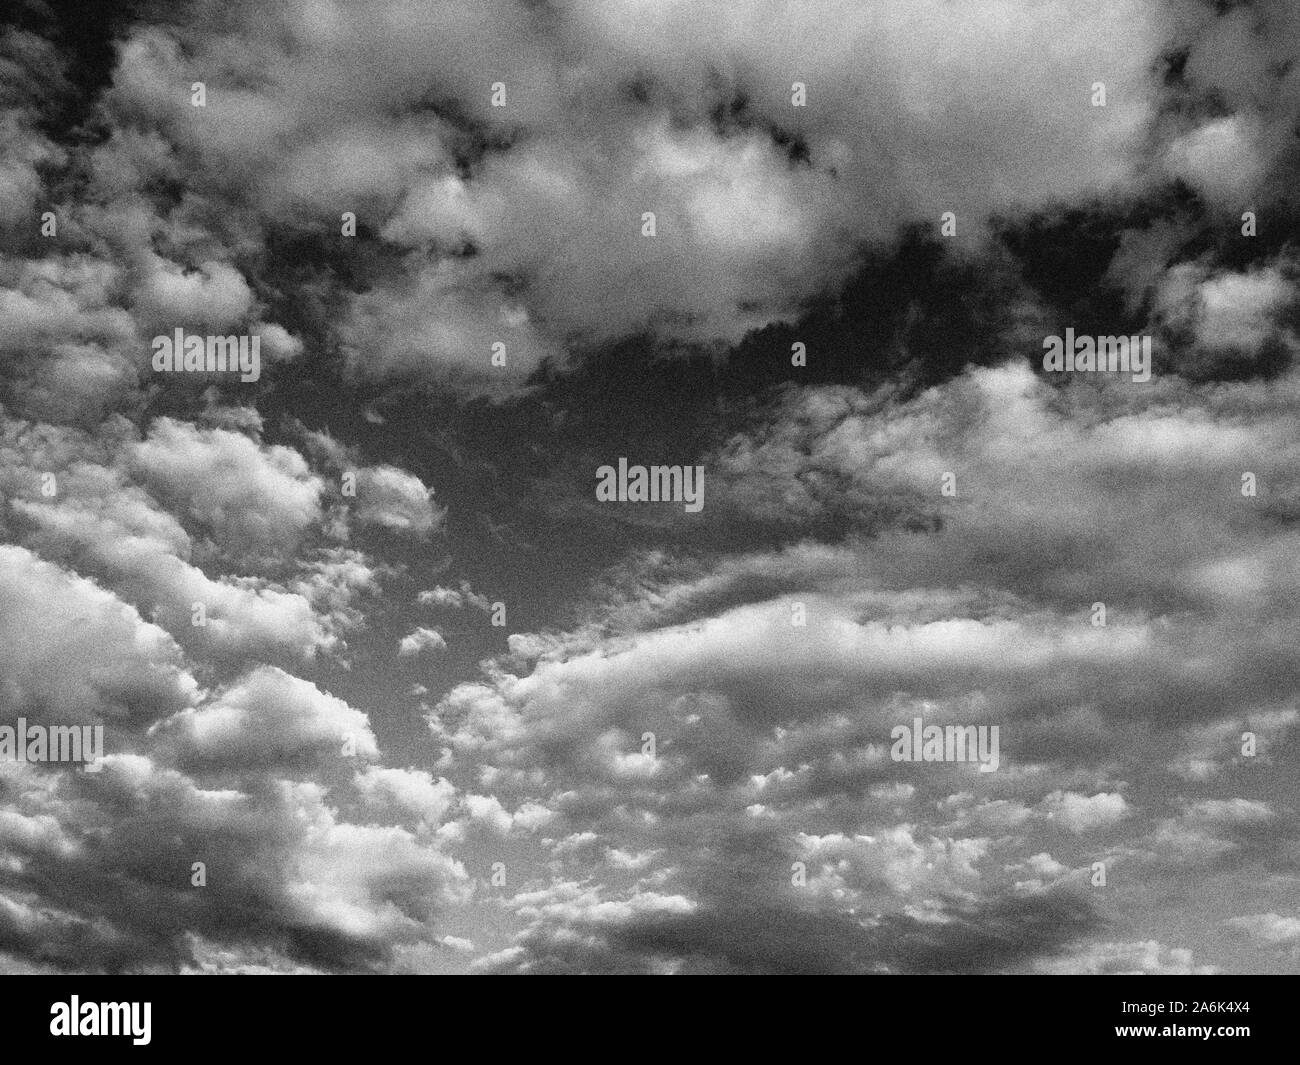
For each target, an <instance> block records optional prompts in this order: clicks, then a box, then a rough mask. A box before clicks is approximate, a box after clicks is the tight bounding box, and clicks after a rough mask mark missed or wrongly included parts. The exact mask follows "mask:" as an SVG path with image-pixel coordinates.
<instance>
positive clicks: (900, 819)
mask: <svg viewBox="0 0 1300 1065" xmlns="http://www.w3.org/2000/svg"><path fill="white" fill-rule="evenodd" d="M1298 59H1300V7H1297V6H1296V5H1295V4H1293V3H1290V2H1289V0H1257V2H1239V3H1238V2H1229V0H1218V2H1214V3H1210V2H1206V0H1101V2H1098V3H1095V4H1078V3H1073V2H1066V0H985V2H979V3H975V2H956V0H907V2H903V0H898V2H892V0H881V2H874V3H861V2H857V0H854V2H848V0H802V2H784V0H728V2H726V3H721V2H719V3H712V2H700V0H693V2H691V3H685V2H676V0H656V2H651V0H564V2H560V0H554V2H550V0H473V2H470V0H454V2H428V0H365V2H360V0H256V2H254V0H220V2H216V0H211V2H209V0H198V2H193V0H190V2H181V3H151V2H142V0H130V2H126V0H114V2H105V3H100V4H92V5H85V4H81V5H75V6H74V5H69V6H68V7H67V8H66V9H65V8H64V7H62V6H58V5H52V4H49V3H46V2H44V0H20V2H18V3H16V4H12V5H9V9H8V10H7V11H6V14H5V16H4V21H3V23H2V24H0V253H2V254H0V726H9V727H12V728H17V727H18V723H19V721H20V720H21V721H22V722H25V723H26V725H27V726H29V727H30V726H36V727H43V728H55V727H65V726H88V727H95V726H102V729H103V733H102V734H103V755H102V757H101V758H100V759H99V760H98V761H97V762H95V763H94V764H93V765H90V766H87V765H83V764H74V763H58V762H49V761H46V762H41V761H33V760H26V761H24V760H20V759H18V758H15V757H7V758H6V757H0V972H11V973H29V972H33V973H34V972H86V973H103V972H106V973H127V972H157V973H218V972H239V973H260V972H268V973H269V972H275V973H334V972H367V973H454V974H471V973H473V974H495V973H518V974H564V973H594V974H614V973H620V974H621V973H648V974H672V973H681V974H691V973H710V974H735V973H760V974H776V973H782V974H813V973H820V974H826V973H837V974H840V973H845V974H847V973H900V974H901V973H962V974H975V973H1044V974H1064V973H1083V974H1108V973H1123V972H1143V973H1198V974H1209V973H1295V972H1300V819H1298V818H1297V807H1298V806H1300V771H1298V770H1297V758H1300V727H1297V726H1298V725H1300V709H1298V702H1297V700H1298V698H1300V480H1298V479H1297V470H1300V361H1298V360H1297V354H1298V353H1300V204H1297V202H1296V198H1295V190H1296V188H1297V187H1300V64H1298V63H1297V60H1298ZM177 330H181V331H182V333H183V335H189V336H199V337H209V336H231V337H244V338H257V343H258V349H257V350H258V351H259V353H260V355H259V358H260V362H259V364H258V366H257V370H256V372H255V373H251V374H249V373H245V374H242V375H241V374H239V373H232V372H230V371H223V370H219V369H214V370H212V371H211V372H208V371H206V370H197V371H195V370H183V369H182V370H179V371H168V370H165V369H163V370H160V369H158V368H157V365H156V352H157V351H158V338H170V337H173V336H174V335H175V333H176V331H177ZM1067 330H1070V331H1072V335H1076V336H1080V337H1082V336H1087V337H1111V336H1125V337H1129V336H1131V337H1134V338H1145V339H1146V341H1147V342H1149V344H1150V350H1151V352H1152V355H1151V365H1150V370H1151V372H1150V376H1149V379H1146V380H1139V379H1138V377H1139V375H1138V374H1135V373H1123V372H1113V371H1106V372H1094V373H1088V372H1083V371H1081V370H1067V371H1060V372H1058V371H1055V370H1053V369H1049V368H1047V367H1045V365H1044V350H1045V341H1046V340H1048V339H1049V338H1052V337H1063V336H1065V335H1066V331H1067ZM249 377H251V378H254V379H251V380H246V379H244V378H249ZM620 460H625V461H626V463H627V464H628V465H629V466H636V465H641V466H657V465H658V466H679V467H683V468H686V469H694V470H695V471H697V476H698V483H699V484H700V485H702V492H703V494H702V496H701V497H700V498H701V499H702V506H699V507H690V506H687V505H684V501H683V500H682V499H681V498H675V499H673V500H666V501H658V502H640V501H637V500H636V499H635V498H620V499H615V500H610V499H606V498H602V496H601V494H600V493H599V492H598V485H599V483H600V479H601V475H600V473H599V472H598V471H599V470H600V469H601V467H605V466H611V467H617V466H618V465H619V462H620ZM625 495H626V493H625ZM917 719H921V720H922V721H923V722H924V724H925V725H927V726H934V725H937V726H939V727H940V728H944V727H949V728H951V727H959V728H962V729H967V728H974V729H976V730H982V731H981V733H980V734H981V735H989V734H991V730H993V729H996V730H997V732H996V735H997V737H998V741H999V758H998V761H997V766H996V768H991V765H990V764H985V765H979V764H976V763H975V762H973V761H971V760H969V759H966V760H960V759H956V760H954V759H953V758H947V759H935V760H930V759H922V760H905V759H903V758H901V757H900V756H899V753H898V747H897V744H896V735H897V733H896V730H897V729H898V728H900V727H902V726H908V727H911V726H912V725H913V723H914V722H915V721H916V720H917Z"/></svg>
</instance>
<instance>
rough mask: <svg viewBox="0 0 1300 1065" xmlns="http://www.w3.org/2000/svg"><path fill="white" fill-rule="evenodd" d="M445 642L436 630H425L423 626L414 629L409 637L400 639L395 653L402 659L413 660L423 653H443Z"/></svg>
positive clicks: (445, 646)
mask: <svg viewBox="0 0 1300 1065" xmlns="http://www.w3.org/2000/svg"><path fill="white" fill-rule="evenodd" d="M446 649H447V641H446V640H444V639H443V638H442V636H441V634H439V633H438V632H437V631H436V630H434V629H426V628H424V627H423V626H421V627H420V628H418V629H416V630H415V631H414V632H412V633H410V634H409V635H406V636H403V637H402V642H401V643H400V644H398V645H397V653H398V654H399V655H401V656H402V657H403V658H413V657H415V656H416V655H418V654H422V653H423V652H425V651H445V650H446Z"/></svg>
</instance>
